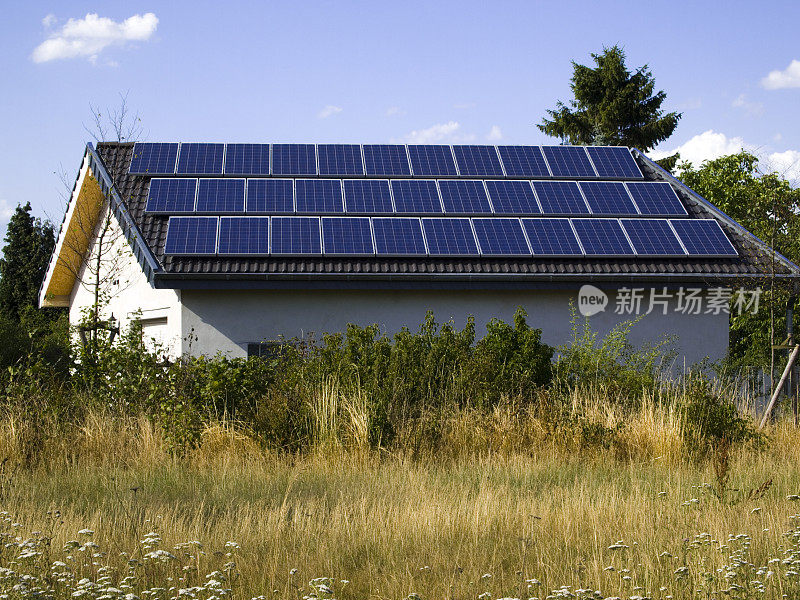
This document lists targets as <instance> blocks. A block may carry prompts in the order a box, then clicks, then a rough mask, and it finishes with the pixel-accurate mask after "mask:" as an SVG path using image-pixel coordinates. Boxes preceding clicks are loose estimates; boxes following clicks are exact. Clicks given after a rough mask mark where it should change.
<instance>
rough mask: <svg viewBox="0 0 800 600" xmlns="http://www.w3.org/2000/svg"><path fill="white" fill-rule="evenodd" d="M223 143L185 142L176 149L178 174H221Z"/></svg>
mask: <svg viewBox="0 0 800 600" xmlns="http://www.w3.org/2000/svg"><path fill="white" fill-rule="evenodd" d="M224 165H225V144H217V143H213V144H209V143H205V142H202V143H197V142H186V143H181V145H180V148H179V149H178V166H177V168H176V169H175V173H177V174H178V175H222V169H223V166H224Z"/></svg>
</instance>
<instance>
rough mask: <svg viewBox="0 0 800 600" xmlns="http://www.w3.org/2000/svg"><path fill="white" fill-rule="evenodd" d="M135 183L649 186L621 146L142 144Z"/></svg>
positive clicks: (133, 168) (136, 147)
mask: <svg viewBox="0 0 800 600" xmlns="http://www.w3.org/2000/svg"><path fill="white" fill-rule="evenodd" d="M129 172H130V173H132V174H134V175H137V174H139V175H175V174H177V175H250V176H269V175H275V176H279V177H280V176H321V177H330V176H332V177H412V176H413V177H487V178H488V177H491V178H503V177H509V178H515V177H518V178H530V179H533V178H542V177H548V178H549V177H556V178H588V179H643V178H644V177H643V175H642V173H641V171H640V170H639V167H638V166H637V164H636V161H635V160H634V159H633V156H632V155H631V152H630V150H628V148H625V147H620V146H589V147H584V146H480V145H473V146H470V145H463V146H446V145H425V144H421V145H408V146H405V145H402V144H365V145H359V144H196V143H191V144H189V143H182V144H175V143H173V144H162V143H147V142H137V143H136V144H134V149H133V160H132V161H131V165H130V168H129Z"/></svg>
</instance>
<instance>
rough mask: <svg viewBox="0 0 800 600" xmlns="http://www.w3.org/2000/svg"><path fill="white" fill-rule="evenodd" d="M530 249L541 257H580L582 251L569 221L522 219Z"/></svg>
mask: <svg viewBox="0 0 800 600" xmlns="http://www.w3.org/2000/svg"><path fill="white" fill-rule="evenodd" d="M522 226H523V227H524V228H525V233H526V234H527V235H528V241H529V242H530V243H531V249H532V250H533V253H534V254H535V255H541V256H548V255H549V256H566V255H574V256H581V255H582V254H583V250H581V245H580V244H579V243H578V238H577V237H576V236H575V232H574V231H573V229H572V226H571V225H570V224H569V219H522Z"/></svg>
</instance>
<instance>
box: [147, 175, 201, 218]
mask: <svg viewBox="0 0 800 600" xmlns="http://www.w3.org/2000/svg"><path fill="white" fill-rule="evenodd" d="M196 194H197V179H151V180H150V189H148V191H147V206H146V208H145V210H146V211H147V212H167V213H182V212H193V211H194V199H195V195H196Z"/></svg>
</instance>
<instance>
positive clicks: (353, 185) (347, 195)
mask: <svg viewBox="0 0 800 600" xmlns="http://www.w3.org/2000/svg"><path fill="white" fill-rule="evenodd" d="M342 187H343V189H344V211H345V212H346V213H379V214H382V213H393V212H394V204H393V203H392V191H391V189H390V187H389V180H388V179H344V180H342Z"/></svg>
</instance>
